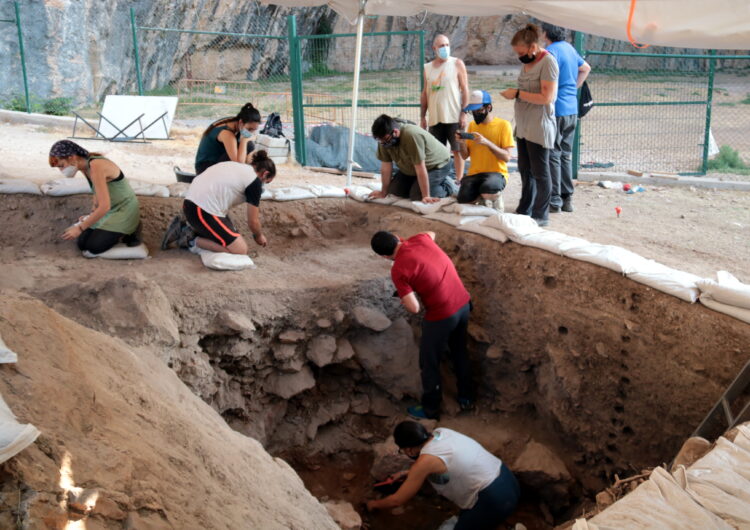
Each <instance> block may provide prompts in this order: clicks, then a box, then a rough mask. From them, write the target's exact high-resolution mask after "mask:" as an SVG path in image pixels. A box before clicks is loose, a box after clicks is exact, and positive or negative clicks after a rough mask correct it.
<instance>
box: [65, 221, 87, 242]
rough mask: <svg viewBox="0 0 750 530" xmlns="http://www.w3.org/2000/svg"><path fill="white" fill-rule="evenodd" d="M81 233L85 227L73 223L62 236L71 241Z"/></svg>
mask: <svg viewBox="0 0 750 530" xmlns="http://www.w3.org/2000/svg"><path fill="white" fill-rule="evenodd" d="M81 234H83V228H81V225H73V226H71V227H69V228H68V229H67V230H65V232H63V233H62V235H61V236H60V237H61V238H63V239H65V240H67V241H69V240H71V239H75V238H77V237H78V236H80V235H81Z"/></svg>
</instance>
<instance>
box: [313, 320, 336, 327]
mask: <svg viewBox="0 0 750 530" xmlns="http://www.w3.org/2000/svg"><path fill="white" fill-rule="evenodd" d="M315 323H316V324H317V325H318V327H319V328H322V329H328V328H330V327H331V326H332V324H331V321H330V320H328V319H327V318H319V319H318V320H317V321H316V322H315Z"/></svg>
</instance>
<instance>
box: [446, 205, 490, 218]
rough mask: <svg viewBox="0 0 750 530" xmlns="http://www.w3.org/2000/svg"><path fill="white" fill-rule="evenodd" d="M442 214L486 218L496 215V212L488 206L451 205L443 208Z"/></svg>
mask: <svg viewBox="0 0 750 530" xmlns="http://www.w3.org/2000/svg"><path fill="white" fill-rule="evenodd" d="M443 211H444V212H448V213H457V214H459V215H481V216H483V217H488V216H490V215H497V213H498V211H497V210H495V209H494V208H490V207H489V206H482V205H479V204H459V203H457V202H456V203H455V204H451V205H448V206H446V207H445V208H443Z"/></svg>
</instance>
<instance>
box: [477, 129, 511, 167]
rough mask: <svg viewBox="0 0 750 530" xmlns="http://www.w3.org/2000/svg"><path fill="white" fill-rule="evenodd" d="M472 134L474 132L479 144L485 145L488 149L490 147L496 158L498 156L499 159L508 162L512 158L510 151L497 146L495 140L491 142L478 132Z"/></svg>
mask: <svg viewBox="0 0 750 530" xmlns="http://www.w3.org/2000/svg"><path fill="white" fill-rule="evenodd" d="M472 134H474V141H475V142H476V143H478V144H479V145H483V146H485V147H486V148H487V149H489V150H490V152H491V153H492V154H493V155H495V158H497V159H498V160H502V161H503V162H507V161H509V160H510V153H509V152H508V151H507V150H505V149H503V148H502V147H499V146H497V145H496V144H495V143H494V142H491V141H490V140H488V139H487V138H485V137H484V136H482V135H481V134H479V133H478V132H475V133H472Z"/></svg>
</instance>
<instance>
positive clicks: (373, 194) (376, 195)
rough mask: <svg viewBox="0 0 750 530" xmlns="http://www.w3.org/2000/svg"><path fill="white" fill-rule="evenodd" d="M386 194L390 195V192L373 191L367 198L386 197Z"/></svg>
mask: <svg viewBox="0 0 750 530" xmlns="http://www.w3.org/2000/svg"><path fill="white" fill-rule="evenodd" d="M386 195H388V192H386V191H373V192H372V193H370V194H369V195H368V196H367V198H368V199H385V196H386Z"/></svg>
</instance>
